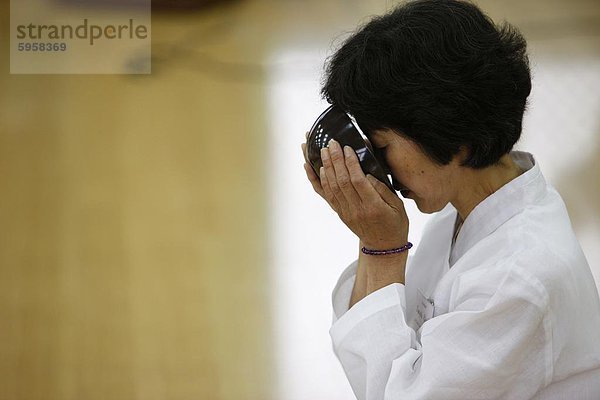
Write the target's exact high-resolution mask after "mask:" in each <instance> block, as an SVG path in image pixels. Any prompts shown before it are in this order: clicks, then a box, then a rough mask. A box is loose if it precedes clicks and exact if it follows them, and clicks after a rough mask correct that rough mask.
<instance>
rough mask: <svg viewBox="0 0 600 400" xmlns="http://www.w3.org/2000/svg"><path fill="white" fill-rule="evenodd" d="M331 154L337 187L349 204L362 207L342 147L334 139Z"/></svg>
mask: <svg viewBox="0 0 600 400" xmlns="http://www.w3.org/2000/svg"><path fill="white" fill-rule="evenodd" d="M329 154H330V155H331V163H332V164H333V169H334V171H335V177H336V181H337V185H338V187H339V188H340V190H341V191H342V193H343V194H344V197H345V198H346V200H347V201H348V203H349V204H355V205H360V203H361V199H360V196H359V195H358V193H356V189H355V188H354V186H353V185H352V182H351V181H350V173H349V172H348V167H347V166H346V161H345V157H344V152H343V151H342V147H341V146H340V144H339V143H338V142H337V141H335V140H333V139H332V140H331V141H330V142H329Z"/></svg>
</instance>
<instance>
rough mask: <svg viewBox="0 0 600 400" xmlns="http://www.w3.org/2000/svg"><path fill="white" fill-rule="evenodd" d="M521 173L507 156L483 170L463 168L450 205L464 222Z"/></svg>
mask: <svg viewBox="0 0 600 400" xmlns="http://www.w3.org/2000/svg"><path fill="white" fill-rule="evenodd" d="M522 173H523V171H522V170H521V168H519V166H518V165H517V164H515V162H514V161H513V159H512V158H511V157H510V155H508V154H506V155H504V156H502V158H500V160H499V161H498V162H497V163H496V164H494V165H492V166H489V167H486V168H483V169H472V168H469V167H464V169H463V170H462V176H461V178H460V185H459V186H458V188H457V193H456V196H455V198H454V200H452V201H451V203H452V205H453V206H454V208H456V210H457V211H458V214H459V215H460V217H461V219H462V220H463V221H464V220H465V219H467V217H468V216H469V214H470V213H471V211H473V209H474V208H475V207H476V206H477V205H478V204H479V203H481V202H482V201H483V200H485V199H486V198H487V197H488V196H489V195H491V194H492V193H494V192H495V191H497V190H498V189H500V188H501V187H502V186H504V185H506V184H507V183H508V182H510V181H512V180H513V179H515V178H516V177H517V176H519V175H521V174H522Z"/></svg>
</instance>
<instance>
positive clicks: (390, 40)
mask: <svg viewBox="0 0 600 400" xmlns="http://www.w3.org/2000/svg"><path fill="white" fill-rule="evenodd" d="M526 47H527V44H526V41H525V39H524V37H523V36H522V35H521V33H520V32H519V31H518V30H517V29H516V28H515V27H513V26H512V25H510V24H508V23H506V22H504V23H503V24H501V25H496V24H494V22H493V21H492V20H491V19H490V18H489V17H488V16H487V15H485V14H484V13H483V12H482V11H481V10H480V9H479V8H478V7H477V6H476V5H474V4H472V3H470V2H467V1H456V0H417V1H412V2H408V3H405V4H402V5H400V6H398V7H397V8H395V9H394V10H392V11H391V12H389V13H388V14H385V15H383V16H377V17H375V18H373V19H371V20H370V21H369V22H368V23H367V24H366V25H364V26H363V27H361V28H359V29H358V30H357V31H356V32H354V33H353V34H352V35H351V36H350V37H349V38H348V39H347V40H346V41H345V42H344V43H343V45H342V46H341V47H340V48H339V49H338V50H337V51H336V52H335V53H334V54H333V55H332V56H331V57H329V58H328V60H327V62H326V68H325V75H324V82H323V87H322V89H321V93H322V95H323V97H324V98H325V99H326V100H327V101H328V102H329V103H331V104H334V105H337V106H339V107H341V108H342V109H343V110H344V111H346V112H347V113H349V114H351V115H353V116H354V118H355V119H356V121H357V122H358V124H359V126H360V127H361V128H362V129H363V131H364V132H365V134H366V135H367V136H369V133H370V132H372V131H374V130H379V129H392V130H394V131H395V132H396V133H399V134H402V135H405V136H406V137H408V138H410V139H412V140H413V141H414V142H416V143H418V144H419V145H420V146H421V148H422V149H423V151H424V152H425V153H426V154H427V155H428V156H429V157H430V158H431V159H432V160H434V161H437V162H438V163H439V164H441V165H445V164H448V163H449V162H450V161H451V160H452V158H453V156H454V155H455V154H457V153H458V152H459V151H460V148H461V147H462V146H466V148H467V149H468V151H469V153H468V157H467V158H466V159H465V160H464V162H463V165H464V166H469V167H471V168H484V167H486V166H489V165H492V164H494V163H496V162H497V161H498V160H499V159H500V157H502V156H503V155H504V154H506V153H508V152H509V151H510V150H511V149H512V147H513V145H514V144H515V143H516V142H517V141H518V140H519V137H520V136H521V129H522V120H523V114H524V112H525V108H526V105H527V104H526V103H527V97H528V96H529V93H530V92H531V75H530V70H529V60H528V57H527V53H526Z"/></svg>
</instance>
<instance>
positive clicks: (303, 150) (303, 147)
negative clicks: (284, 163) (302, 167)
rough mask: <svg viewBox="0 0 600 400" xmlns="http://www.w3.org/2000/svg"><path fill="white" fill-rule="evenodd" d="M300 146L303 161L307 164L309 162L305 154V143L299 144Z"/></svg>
mask: <svg viewBox="0 0 600 400" xmlns="http://www.w3.org/2000/svg"><path fill="white" fill-rule="evenodd" d="M300 147H302V154H303V155H304V161H306V162H307V163H308V164H310V162H309V161H308V156H307V154H306V143H302V144H301V145H300ZM315 175H316V174H315Z"/></svg>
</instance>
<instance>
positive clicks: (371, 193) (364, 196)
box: [344, 146, 381, 204]
mask: <svg viewBox="0 0 600 400" xmlns="http://www.w3.org/2000/svg"><path fill="white" fill-rule="evenodd" d="M344 154H345V156H346V168H348V173H349V175H350V182H351V183H352V186H353V187H354V189H355V191H356V193H357V195H358V196H359V197H360V199H361V200H362V201H363V202H364V203H365V204H370V203H372V202H373V201H376V200H377V199H379V198H380V197H381V196H380V195H379V193H378V192H377V190H376V189H375V188H374V187H373V185H372V184H371V183H369V181H368V180H367V177H366V176H365V173H364V172H363V170H362V168H361V167H360V161H358V157H357V155H356V152H355V151H354V149H352V148H351V147H350V146H344Z"/></svg>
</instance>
